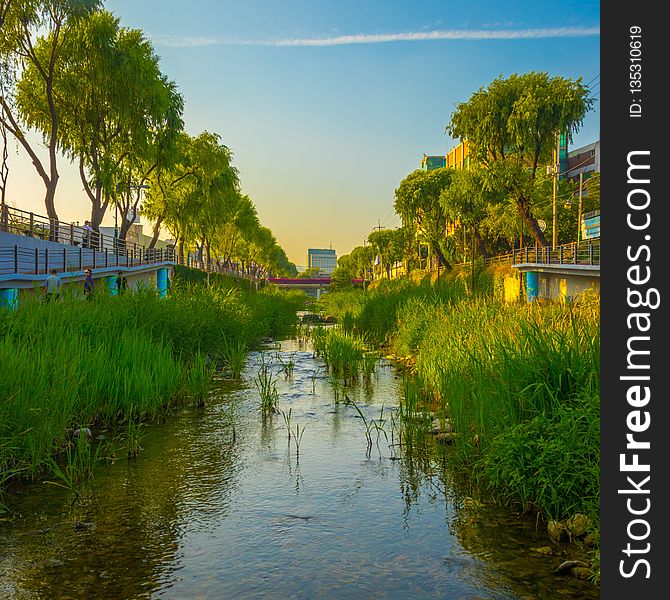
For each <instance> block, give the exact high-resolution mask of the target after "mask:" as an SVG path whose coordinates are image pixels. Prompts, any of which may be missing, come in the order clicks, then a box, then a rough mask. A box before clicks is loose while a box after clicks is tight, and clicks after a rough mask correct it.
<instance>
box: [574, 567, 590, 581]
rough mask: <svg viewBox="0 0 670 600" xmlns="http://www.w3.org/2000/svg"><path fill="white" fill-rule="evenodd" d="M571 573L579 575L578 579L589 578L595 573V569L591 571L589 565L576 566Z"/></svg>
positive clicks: (575, 575)
mask: <svg viewBox="0 0 670 600" xmlns="http://www.w3.org/2000/svg"><path fill="white" fill-rule="evenodd" d="M570 575H573V576H574V577H577V579H588V578H589V577H591V575H593V571H591V569H589V568H588V567H574V568H573V569H572V570H571V571H570Z"/></svg>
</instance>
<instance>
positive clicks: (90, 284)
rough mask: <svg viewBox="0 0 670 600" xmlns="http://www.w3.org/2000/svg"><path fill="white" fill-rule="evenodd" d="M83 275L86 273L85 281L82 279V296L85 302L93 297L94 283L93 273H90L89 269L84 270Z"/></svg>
mask: <svg viewBox="0 0 670 600" xmlns="http://www.w3.org/2000/svg"><path fill="white" fill-rule="evenodd" d="M84 273H86V279H84V296H85V297H86V300H90V299H91V297H92V296H93V289H94V288H95V282H94V281H93V273H91V269H86V270H85V271H84Z"/></svg>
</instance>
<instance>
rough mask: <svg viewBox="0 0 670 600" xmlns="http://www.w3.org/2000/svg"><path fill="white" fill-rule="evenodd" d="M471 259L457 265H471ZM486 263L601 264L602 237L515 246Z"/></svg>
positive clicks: (487, 260)
mask: <svg viewBox="0 0 670 600" xmlns="http://www.w3.org/2000/svg"><path fill="white" fill-rule="evenodd" d="M470 262H471V261H467V262H462V263H458V264H457V265H455V266H464V265H469V264H470ZM484 263H485V264H510V265H518V264H538V265H539V264H541V265H582V266H586V265H588V266H598V265H600V239H599V238H594V239H592V240H582V241H581V242H570V243H569V244H563V245H561V246H557V247H556V248H551V247H550V246H526V247H525V248H515V249H514V250H513V251H512V252H508V253H507V254H501V255H499V256H492V257H491V258H487V259H486V260H485V261H484Z"/></svg>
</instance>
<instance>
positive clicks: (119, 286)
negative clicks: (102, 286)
mask: <svg viewBox="0 0 670 600" xmlns="http://www.w3.org/2000/svg"><path fill="white" fill-rule="evenodd" d="M127 290H128V280H127V279H126V278H125V276H124V275H123V271H119V274H118V275H117V277H116V291H117V293H118V294H119V295H121V294H123V293H124V292H125V291H127Z"/></svg>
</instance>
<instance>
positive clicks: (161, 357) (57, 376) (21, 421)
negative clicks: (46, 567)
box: [0, 282, 301, 482]
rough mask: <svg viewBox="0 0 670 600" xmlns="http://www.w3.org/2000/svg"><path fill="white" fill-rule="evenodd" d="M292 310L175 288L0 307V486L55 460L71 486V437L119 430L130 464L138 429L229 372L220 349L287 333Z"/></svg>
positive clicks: (252, 297) (286, 303)
mask: <svg viewBox="0 0 670 600" xmlns="http://www.w3.org/2000/svg"><path fill="white" fill-rule="evenodd" d="M300 301H301V300H300ZM296 308H298V305H297V304H296V298H295V297H293V298H292V297H290V296H289V297H287V296H284V295H282V294H280V293H278V292H275V291H271V290H269V291H263V292H260V293H253V294H251V293H244V292H241V291H239V290H237V289H235V288H234V287H225V286H210V287H201V286H198V287H196V288H193V287H191V286H189V285H186V284H180V283H179V282H177V284H176V285H175V286H174V287H173V290H172V292H171V294H170V296H169V297H168V298H167V299H160V298H159V297H158V296H157V294H156V293H155V292H153V291H151V290H144V291H139V292H137V293H134V294H125V295H123V296H117V297H107V296H105V295H104V294H100V295H97V296H96V297H94V298H93V299H92V300H91V301H89V302H86V303H85V305H84V303H82V302H81V301H80V300H79V299H76V298H68V297H67V296H65V297H64V298H63V299H62V301H61V302H58V303H44V302H40V301H38V300H37V299H30V298H28V297H26V299H25V300H23V301H22V303H21V306H20V308H19V309H18V310H17V311H16V312H12V311H7V310H2V311H0V372H2V373H3V377H2V378H0V407H1V410H0V480H3V481H5V482H6V480H8V479H10V478H11V477H12V476H15V475H20V476H25V477H33V476H37V475H39V474H41V473H43V472H44V471H45V470H49V469H51V471H52V472H53V473H56V471H55V469H54V468H52V467H53V465H54V464H64V463H65V464H66V467H64V468H63V469H62V471H63V473H64V474H65V475H66V476H67V477H66V478H67V480H68V481H71V480H73V479H76V477H75V474H74V473H73V472H72V468H73V467H71V466H70V467H68V466H67V465H70V463H71V460H70V458H71V456H70V455H69V454H68V453H70V454H71V453H72V452H74V450H73V448H78V444H80V443H81V434H80V435H79V436H78V437H77V439H74V438H73V435H74V434H73V431H75V430H79V431H80V432H81V431H82V430H84V429H88V430H94V431H95V430H99V429H101V428H107V427H115V426H118V425H120V424H121V425H124V426H125V428H126V430H127V433H128V435H127V438H128V440H127V449H128V455H129V456H131V457H132V456H135V455H136V454H137V452H138V451H139V438H140V437H141V436H140V427H141V423H142V422H143V421H146V420H150V419H153V418H156V417H159V416H160V415H162V414H164V413H165V411H166V410H169V408H170V406H171V405H172V404H173V403H174V402H185V401H188V402H192V403H194V404H202V403H203V402H204V401H205V399H206V397H207V395H208V392H209V387H210V383H211V379H212V375H213V372H214V368H215V367H216V366H217V365H224V364H226V363H228V364H229V365H230V368H231V370H233V371H238V372H239V365H238V364H231V363H234V362H235V361H238V360H239V357H238V358H231V348H235V349H239V348H247V347H251V346H253V345H254V344H255V343H256V342H257V341H258V340H260V339H261V338H263V337H265V336H277V337H283V336H286V335H289V334H290V333H291V331H292V328H293V327H294V326H295V321H296V316H295V310H296ZM238 354H239V351H236V353H235V355H236V356H237V355H238ZM77 456H79V454H77ZM68 468H69V469H70V471H68ZM76 471H77V472H80V471H81V469H76ZM61 479H62V478H61Z"/></svg>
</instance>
